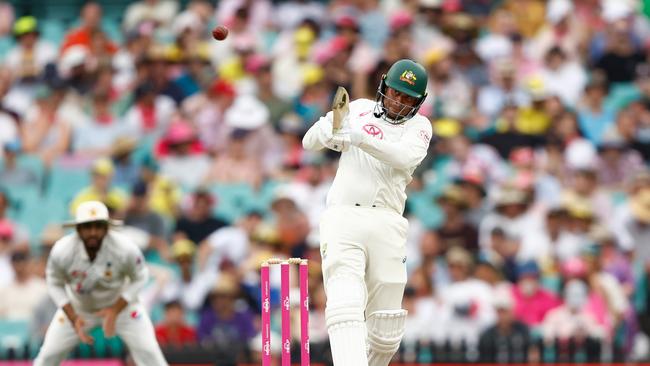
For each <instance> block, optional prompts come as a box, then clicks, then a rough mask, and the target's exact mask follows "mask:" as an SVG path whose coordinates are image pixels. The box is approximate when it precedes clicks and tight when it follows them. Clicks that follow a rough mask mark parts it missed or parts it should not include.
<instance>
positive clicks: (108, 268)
mask: <svg viewBox="0 0 650 366" xmlns="http://www.w3.org/2000/svg"><path fill="white" fill-rule="evenodd" d="M104 277H106V278H111V277H113V271H112V270H111V262H106V270H105V271H104Z"/></svg>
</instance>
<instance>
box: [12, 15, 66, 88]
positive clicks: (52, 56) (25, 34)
mask: <svg viewBox="0 0 650 366" xmlns="http://www.w3.org/2000/svg"><path fill="white" fill-rule="evenodd" d="M13 31H14V37H16V41H17V44H16V46H14V47H13V48H12V49H11V50H10V51H9V52H8V53H7V54H6V58H5V59H4V63H5V65H6V66H7V67H9V69H10V70H11V71H12V73H13V75H14V76H15V77H16V78H17V79H18V81H20V82H29V83H32V82H34V81H36V78H37V77H38V76H39V75H40V73H41V72H42V71H43V69H44V68H45V65H47V64H48V63H50V62H54V61H56V57H57V51H56V48H55V47H54V45H52V44H50V43H49V42H47V41H44V40H43V39H41V38H40V32H39V30H38V21H37V20H36V18H34V17H33V16H24V17H20V18H18V19H17V20H16V22H15V23H14V29H13Z"/></svg>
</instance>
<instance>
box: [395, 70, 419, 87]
mask: <svg viewBox="0 0 650 366" xmlns="http://www.w3.org/2000/svg"><path fill="white" fill-rule="evenodd" d="M399 79H400V80H402V81H404V82H406V83H408V84H410V85H415V81H416V80H417V78H416V77H415V74H414V73H413V71H411V70H406V71H404V72H403V73H402V75H401V76H400V77H399Z"/></svg>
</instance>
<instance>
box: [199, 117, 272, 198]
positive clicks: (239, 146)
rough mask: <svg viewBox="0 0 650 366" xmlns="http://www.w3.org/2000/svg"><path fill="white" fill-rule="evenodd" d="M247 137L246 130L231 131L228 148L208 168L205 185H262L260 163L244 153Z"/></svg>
mask: <svg viewBox="0 0 650 366" xmlns="http://www.w3.org/2000/svg"><path fill="white" fill-rule="evenodd" d="M248 135H249V131H247V130H242V129H235V130H233V131H232V133H231V134H230V141H229V143H228V148H227V149H226V151H225V152H224V153H222V154H219V155H218V157H217V159H216V160H215V161H214V163H213V164H212V166H211V167H210V170H209V172H208V175H207V177H206V183H208V184H210V183H226V184H228V183H230V184H233V183H234V184H246V185H249V186H251V187H256V188H257V187H259V186H260V185H261V184H262V170H261V169H260V168H261V167H260V163H259V161H258V160H257V159H255V158H254V157H252V156H250V155H249V154H248V153H247V152H246V140H247V138H248V137H249V136H248Z"/></svg>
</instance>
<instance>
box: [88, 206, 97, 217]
mask: <svg viewBox="0 0 650 366" xmlns="http://www.w3.org/2000/svg"><path fill="white" fill-rule="evenodd" d="M89 214H90V217H97V210H96V209H94V208H91V209H90V212H89Z"/></svg>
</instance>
